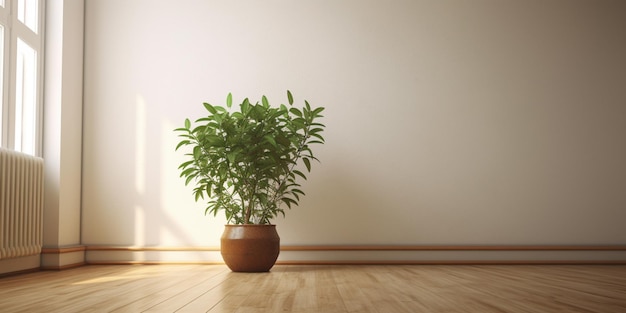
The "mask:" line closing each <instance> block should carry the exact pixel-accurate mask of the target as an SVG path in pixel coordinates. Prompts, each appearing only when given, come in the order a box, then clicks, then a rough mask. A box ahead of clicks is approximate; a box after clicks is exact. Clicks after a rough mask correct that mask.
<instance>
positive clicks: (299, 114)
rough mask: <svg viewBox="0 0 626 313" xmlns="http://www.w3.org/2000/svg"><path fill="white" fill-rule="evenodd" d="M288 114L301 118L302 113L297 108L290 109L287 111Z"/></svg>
mask: <svg viewBox="0 0 626 313" xmlns="http://www.w3.org/2000/svg"><path fill="white" fill-rule="evenodd" d="M289 112H291V113H292V114H293V115H295V116H297V117H302V111H300V110H298V109H297V108H291V109H289Z"/></svg>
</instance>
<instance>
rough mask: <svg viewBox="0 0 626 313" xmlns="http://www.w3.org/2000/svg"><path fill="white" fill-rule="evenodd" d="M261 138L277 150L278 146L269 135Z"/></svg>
mask: <svg viewBox="0 0 626 313" xmlns="http://www.w3.org/2000/svg"><path fill="white" fill-rule="evenodd" d="M263 138H265V140H267V142H269V143H270V144H271V145H272V146H274V147H276V148H278V145H277V144H276V140H274V138H273V137H272V136H270V135H265V136H263Z"/></svg>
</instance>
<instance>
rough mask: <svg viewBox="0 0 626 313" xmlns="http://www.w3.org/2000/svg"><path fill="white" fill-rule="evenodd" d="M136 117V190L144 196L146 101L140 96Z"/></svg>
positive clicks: (138, 96) (138, 97)
mask: <svg viewBox="0 0 626 313" xmlns="http://www.w3.org/2000/svg"><path fill="white" fill-rule="evenodd" d="M135 117H136V118H135V189H136V191H137V193H138V194H143V193H144V192H145V190H146V101H145V100H144V98H143V96H142V95H139V94H138V95H137V105H136V108H135Z"/></svg>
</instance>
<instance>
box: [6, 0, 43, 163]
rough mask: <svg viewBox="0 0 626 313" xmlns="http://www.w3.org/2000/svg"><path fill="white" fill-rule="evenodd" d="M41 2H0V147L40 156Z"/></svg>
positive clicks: (40, 0)
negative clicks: (0, 102)
mask: <svg viewBox="0 0 626 313" xmlns="http://www.w3.org/2000/svg"><path fill="white" fill-rule="evenodd" d="M43 5H44V1H43V0H0V60H1V62H0V70H1V72H2V75H1V76H0V98H1V99H2V105H1V106H0V108H1V110H0V112H1V113H2V116H1V118H0V146H2V147H5V148H9V149H14V150H17V151H21V152H24V153H28V154H31V155H41V124H42V117H41V113H42V105H41V103H42V92H41V90H42V87H43V86H42V82H43V73H42V69H43V33H44V31H43V25H44V23H43V16H44V14H43V12H44V8H43Z"/></svg>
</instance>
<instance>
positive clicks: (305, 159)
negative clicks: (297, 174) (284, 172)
mask: <svg viewBox="0 0 626 313" xmlns="http://www.w3.org/2000/svg"><path fill="white" fill-rule="evenodd" d="M302 162H304V165H305V166H306V170H307V171H308V172H310V171H311V160H309V158H302Z"/></svg>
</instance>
